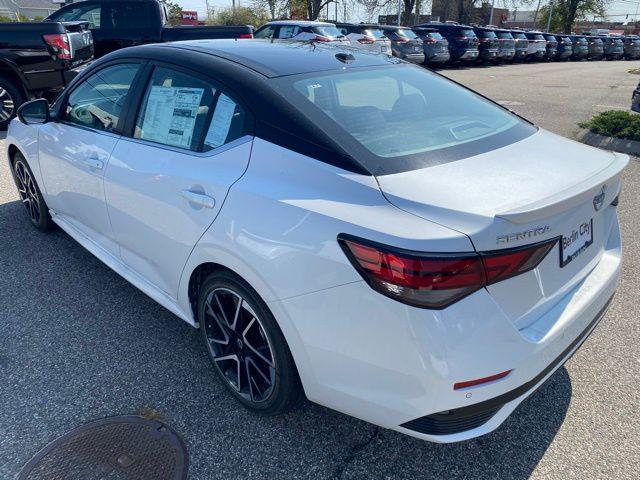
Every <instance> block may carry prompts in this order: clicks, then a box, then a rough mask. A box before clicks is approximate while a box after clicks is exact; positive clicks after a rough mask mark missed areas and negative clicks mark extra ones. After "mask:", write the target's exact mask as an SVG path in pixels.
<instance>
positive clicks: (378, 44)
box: [336, 23, 391, 55]
mask: <svg viewBox="0 0 640 480" xmlns="http://www.w3.org/2000/svg"><path fill="white" fill-rule="evenodd" d="M336 27H337V28H338V30H339V31H340V33H342V34H343V35H344V36H345V37H346V38H347V39H348V40H349V43H350V44H351V46H352V47H355V48H359V49H361V50H367V51H369V52H374V53H385V54H387V55H391V40H389V39H388V38H387V37H385V35H384V32H383V31H382V29H381V28H380V26H378V25H374V24H368V23H336Z"/></svg>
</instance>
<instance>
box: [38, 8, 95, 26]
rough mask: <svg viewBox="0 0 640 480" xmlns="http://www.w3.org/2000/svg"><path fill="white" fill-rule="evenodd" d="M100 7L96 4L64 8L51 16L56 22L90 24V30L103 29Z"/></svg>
mask: <svg viewBox="0 0 640 480" xmlns="http://www.w3.org/2000/svg"><path fill="white" fill-rule="evenodd" d="M100 17H101V15H100V5H98V4H95V3H83V4H79V5H77V6H76V5H73V6H71V7H69V8H63V9H61V10H60V11H58V12H55V13H53V14H51V16H49V19H50V20H52V21H54V22H73V21H85V22H89V27H90V28H101V18H100Z"/></svg>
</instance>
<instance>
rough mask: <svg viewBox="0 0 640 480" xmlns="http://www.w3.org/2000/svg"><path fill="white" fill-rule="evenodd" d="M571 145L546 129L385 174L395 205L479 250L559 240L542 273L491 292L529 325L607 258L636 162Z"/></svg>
mask: <svg viewBox="0 0 640 480" xmlns="http://www.w3.org/2000/svg"><path fill="white" fill-rule="evenodd" d="M567 142H568V141H567V139H565V138H563V137H559V136H557V135H555V134H552V133H549V132H546V131H543V130H540V131H538V132H537V133H535V134H534V135H532V136H530V137H528V138H526V139H524V140H522V141H520V142H516V143H514V144H511V145H508V146H506V147H503V148H500V149H497V150H494V151H491V152H487V153H483V154H480V155H476V156H474V157H470V158H466V159H462V160H458V161H454V162H450V163H445V164H441V165H436V166H432V167H428V168H423V169H418V170H413V171H409V172H403V173H399V174H391V175H383V176H379V177H377V178H378V182H379V184H380V188H381V189H382V191H383V192H384V194H385V196H386V197H387V199H388V200H389V201H390V202H391V203H392V204H394V205H396V206H397V207H399V208H401V209H402V210H405V211H408V212H411V213H413V214H415V215H417V216H420V217H422V218H425V219H428V220H430V221H433V222H437V223H439V224H441V225H444V226H447V227H449V228H452V229H454V230H457V231H459V232H461V233H464V234H466V235H467V236H468V237H469V238H470V239H471V241H472V243H473V245H474V247H475V249H476V250H477V251H481V252H486V251H494V250H502V249H510V248H514V247H520V246H525V245H531V244H534V243H537V242H541V241H546V240H552V239H558V242H557V243H556V245H555V246H554V247H553V249H552V250H551V252H550V253H549V254H548V255H547V256H546V257H545V259H544V260H543V261H542V263H541V264H540V265H539V266H538V268H537V269H535V270H533V271H530V272H527V273H525V274H522V275H520V276H516V277H513V278H511V279H509V280H505V281H503V282H499V283H496V284H494V285H491V286H489V287H487V290H489V292H490V293H491V294H492V295H494V297H495V298H496V299H497V300H498V301H499V303H500V304H501V306H503V307H504V309H505V312H506V313H507V314H508V315H509V316H510V317H511V319H512V321H513V322H514V323H516V324H518V326H519V327H521V326H525V325H526V321H527V320H526V319H527V318H528V315H527V313H530V312H531V311H533V310H534V307H536V306H539V305H540V303H541V302H542V300H544V299H548V298H550V297H551V296H553V295H554V294H559V293H560V292H562V291H566V289H568V288H570V286H571V285H573V284H575V283H576V282H577V281H579V280H580V279H581V278H583V277H584V276H585V275H586V274H587V272H588V271H589V270H590V269H592V268H593V266H594V265H595V264H596V263H597V262H598V261H599V258H600V257H601V255H602V253H603V249H604V246H605V243H606V241H607V239H608V237H609V233H610V231H611V228H612V225H613V220H614V217H615V208H614V207H611V208H609V206H610V205H611V202H612V201H613V200H614V198H616V197H617V195H618V193H619V191H620V172H621V171H622V169H623V168H624V167H625V166H626V164H627V162H628V157H627V156H626V155H621V154H613V153H610V152H604V151H602V150H598V149H595V148H591V147H586V146H584V145H582V144H578V143H575V146H574V147H571V145H568V144H567ZM568 147H571V148H568ZM596 207H598V208H597V209H596ZM561 243H562V244H563V248H561V246H560V244H561ZM576 252H577V254H576ZM562 258H564V259H562ZM514 287H517V288H514ZM516 297H517V298H516ZM514 298H515V300H514Z"/></svg>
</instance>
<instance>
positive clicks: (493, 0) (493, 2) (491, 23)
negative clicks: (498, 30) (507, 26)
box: [489, 0, 640, 25]
mask: <svg viewBox="0 0 640 480" xmlns="http://www.w3.org/2000/svg"><path fill="white" fill-rule="evenodd" d="M638 1H639V2H640V0H638ZM495 3H496V0H491V10H489V25H493V5H494V4H495Z"/></svg>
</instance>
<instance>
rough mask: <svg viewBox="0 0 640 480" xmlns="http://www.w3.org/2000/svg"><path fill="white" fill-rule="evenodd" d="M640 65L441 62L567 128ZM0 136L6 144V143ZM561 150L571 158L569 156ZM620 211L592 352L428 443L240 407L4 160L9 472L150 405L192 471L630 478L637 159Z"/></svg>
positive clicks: (1, 284) (609, 97) (635, 434)
mask: <svg viewBox="0 0 640 480" xmlns="http://www.w3.org/2000/svg"><path fill="white" fill-rule="evenodd" d="M638 67H640V62H592V63H587V62H581V63H561V64H534V65H515V66H497V67H484V68H474V69H451V70H443V71H441V73H443V74H444V75H446V76H449V77H451V78H453V79H454V80H456V81H458V82H461V83H463V84H466V85H468V86H470V87H471V88H473V89H475V90H477V91H479V92H480V93H482V94H484V95H487V96H489V97H491V98H494V99H496V100H499V101H501V102H502V103H503V104H505V105H507V106H509V108H511V109H513V110H514V111H516V112H517V113H519V114H522V115H523V116H525V117H527V118H529V119H530V120H533V121H534V122H536V123H537V124H538V125H540V126H542V127H545V128H548V129H549V130H552V131H555V132H557V133H560V134H563V135H565V136H572V135H575V134H576V132H577V123H578V122H579V121H582V120H586V119H588V118H589V117H590V116H591V115H592V114H594V113H596V112H598V111H602V110H606V109H610V108H624V109H626V108H628V105H629V102H630V97H631V91H632V90H633V88H634V86H635V85H636V84H637V83H638V80H640V76H639V75H634V74H630V73H628V71H629V70H630V69H632V68H638ZM1 143H2V144H3V145H0V147H1V148H2V150H3V151H4V142H1ZM558 155H559V156H561V155H562V152H558ZM624 180H625V186H624V193H623V195H622V197H621V203H620V206H619V212H620V218H621V223H622V230H623V242H624V251H625V266H624V272H623V276H622V280H621V284H620V288H619V292H618V295H617V296H616V298H615V300H614V302H613V304H612V306H611V309H610V310H609V313H608V314H607V315H606V317H605V319H604V320H603V322H602V323H601V325H600V326H599V327H598V329H597V330H596V331H595V333H594V334H593V335H592V336H591V337H590V338H589V340H588V341H587V342H586V343H585V345H584V346H583V347H582V349H581V350H580V351H579V352H578V353H577V354H576V355H575V356H574V357H573V358H572V359H571V360H570V361H569V362H568V363H567V364H566V365H565V366H564V367H562V368H561V369H560V370H558V371H557V372H556V374H555V375H554V376H553V377H551V379H550V380H549V381H548V382H547V383H546V384H545V385H544V386H543V387H542V388H540V389H539V390H538V391H537V392H536V393H535V394H534V395H532V396H531V397H530V398H529V399H527V400H526V401H525V402H524V403H523V404H522V405H521V406H520V407H519V408H518V409H517V410H516V412H515V413H514V414H513V415H512V416H511V417H510V418H509V419H508V420H507V421H506V422H505V424H504V425H502V426H501V427H500V428H499V429H498V430H497V431H496V432H494V433H492V434H490V435H487V436H485V437H482V438H480V439H476V440H473V441H469V442H465V443H461V444H455V445H436V444H430V443H425V442H422V441H418V440H415V439H412V438H410V437H406V436H404V435H401V434H398V433H395V432H392V431H387V430H381V429H378V428H376V427H374V426H372V425H369V424H366V423H364V422H361V421H359V420H356V419H354V418H351V417H347V416H345V415H342V414H340V413H337V412H333V411H330V410H328V409H325V408H323V407H320V406H317V405H313V404H310V403H306V404H305V405H304V406H303V407H302V408H301V409H300V410H298V411H296V412H294V413H291V414H289V415H286V416H283V417H279V418H262V417H259V416H256V415H253V414H251V413H248V412H247V411H246V410H244V409H243V408H241V407H240V406H239V404H238V403H237V402H236V401H234V400H233V399H232V398H231V396H230V395H228V394H227V392H226V391H225V389H224V387H223V386H222V384H220V383H219V382H218V381H217V379H216V378H215V376H214V375H213V372H212V371H211V370H210V366H209V362H208V359H207V357H206V353H205V351H204V349H203V348H202V347H201V345H200V341H199V337H198V334H197V332H196V331H195V330H193V329H191V327H189V326H188V325H187V324H185V323H184V322H182V321H180V320H178V319H177V318H176V317H174V316H173V315H172V314H171V313H169V312H168V311H167V310H165V309H163V308H162V307H160V306H159V305H158V304H156V303H155V302H153V301H152V300H151V299H149V298H147V297H146V296H145V295H144V294H143V293H141V292H139V291H138V290H136V289H135V288H134V287H132V286H131V285H130V284H128V283H127V282H126V281H125V280H123V279H122V278H120V277H119V276H118V275H116V274H115V273H113V272H112V271H111V270H110V269H109V268H107V267H106V266H105V265H103V264H102V263H101V262H99V261H98V260H97V259H95V258H94V257H93V256H92V255H91V254H89V253H88V252H87V251H85V250H84V249H83V248H82V247H80V246H79V245H78V244H76V243H75V242H74V241H73V240H71V239H70V238H69V237H68V236H67V235H66V234H64V233H62V232H61V231H59V230H58V231H55V232H53V233H51V234H47V235H43V234H40V233H38V232H37V231H35V230H34V229H33V228H31V227H30V225H29V222H28V220H27V218H26V215H25V213H24V212H23V211H22V206H21V205H20V204H19V202H18V201H17V198H18V197H17V194H16V190H15V187H14V186H13V183H12V180H11V178H10V175H9V172H8V169H7V166H6V162H5V161H4V159H3V160H2V161H1V162H0V479H3V480H4V479H12V478H14V477H15V476H16V475H17V473H18V472H19V470H20V468H21V466H22V465H23V464H24V463H25V462H26V461H27V460H28V459H29V458H30V457H31V456H32V455H33V454H35V453H36V452H37V451H38V450H40V448H42V447H43V446H44V445H46V444H47V443H48V442H49V441H51V440H52V439H54V438H55V437H57V436H58V435H61V434H63V433H64V432H66V431H68V430H70V429H71V428H73V427H75V426H78V425H81V424H83V423H85V422H88V421H90V420H93V419H97V418H101V417H105V416H111V415H119V414H131V413H136V412H143V411H144V412H153V415H157V416H159V417H161V418H163V419H165V420H166V421H167V422H168V423H169V424H170V425H172V426H173V427H174V428H175V429H176V430H177V431H178V432H180V433H181V434H182V436H183V437H184V439H185V441H186V443H187V445H188V449H189V454H190V462H191V468H190V478H192V479H196V480H204V479H218V478H224V479H230V478H259V479H263V478H312V479H333V478H349V479H355V478H363V479H364V478H376V479H379V478H385V479H387V478H388V479H391V478H394V479H395V478H473V479H479V478H509V479H524V478H529V477H531V478H557V479H568V478H580V479H602V478H616V479H627V478H629V479H632V478H633V479H635V478H637V475H638V473H637V472H638V471H640V401H639V400H638V392H637V384H638V378H640V347H639V346H638V340H637V339H638V337H639V335H640V328H639V318H640V308H639V307H638V305H640V279H639V277H638V273H637V272H638V271H639V270H640V216H639V215H638V211H640V187H639V186H640V163H639V162H638V160H637V159H632V161H631V163H630V165H629V167H628V168H627V170H626V172H625V174H624Z"/></svg>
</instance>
